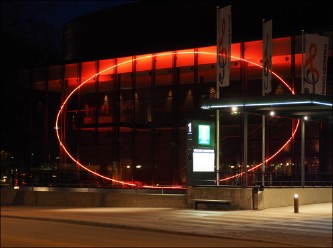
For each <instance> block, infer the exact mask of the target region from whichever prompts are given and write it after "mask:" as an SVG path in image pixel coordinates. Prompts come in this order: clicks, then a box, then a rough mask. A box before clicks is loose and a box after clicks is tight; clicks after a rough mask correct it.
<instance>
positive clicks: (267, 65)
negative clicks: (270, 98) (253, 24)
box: [262, 20, 272, 95]
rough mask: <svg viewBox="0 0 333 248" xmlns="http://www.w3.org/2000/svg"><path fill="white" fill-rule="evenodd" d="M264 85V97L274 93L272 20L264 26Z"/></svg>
mask: <svg viewBox="0 0 333 248" xmlns="http://www.w3.org/2000/svg"><path fill="white" fill-rule="evenodd" d="M262 40H263V45H262V56H263V57H262V61H263V67H262V69H263V70H262V85H263V95H264V94H266V93H270V92H271V91H272V20H270V21H268V22H265V23H264V24H263V38H262Z"/></svg>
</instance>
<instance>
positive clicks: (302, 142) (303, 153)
mask: <svg viewBox="0 0 333 248" xmlns="http://www.w3.org/2000/svg"><path fill="white" fill-rule="evenodd" d="M301 82H302V90H301V91H302V94H304V30H302V75H301ZM304 156H305V120H304V118H302V120H301V184H302V187H304V180H305V174H304V171H305V158H304Z"/></svg>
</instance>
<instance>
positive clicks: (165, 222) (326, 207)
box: [1, 203, 332, 247]
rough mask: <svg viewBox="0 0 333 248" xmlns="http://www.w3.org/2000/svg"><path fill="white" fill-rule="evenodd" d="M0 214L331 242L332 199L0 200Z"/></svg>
mask: <svg viewBox="0 0 333 248" xmlns="http://www.w3.org/2000/svg"><path fill="white" fill-rule="evenodd" d="M3 217H8V218H9V217H12V218H29V219H42V220H49V221H65V222H70V223H78V224H86V225H98V226H110V227H121V228H130V229H140V230H151V231H163V232H169V233H177V234H187V235H189V234H190V235H201V236H212V237H228V238H237V239H254V240H263V241H273V242H279V243H281V244H290V245H300V246H304V247H332V203H322V204H310V205H301V206H299V213H294V208H293V206H291V207H281V208H270V209H265V210H261V211H256V210H240V211H221V210H216V211H211V210H209V211H208V210H192V209H171V208H68V207H64V208H60V207H54V208H46V207H27V206H2V207H1V218H3Z"/></svg>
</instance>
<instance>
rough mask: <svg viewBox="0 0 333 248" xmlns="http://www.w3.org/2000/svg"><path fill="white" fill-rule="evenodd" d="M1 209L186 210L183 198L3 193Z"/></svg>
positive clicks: (111, 194)
mask: <svg viewBox="0 0 333 248" xmlns="http://www.w3.org/2000/svg"><path fill="white" fill-rule="evenodd" d="M1 205H3V206H4V205H28V206H29V205H30V206H71V207H163V208H186V207H187V205H186V195H182V194H177V195H176V194H123V193H96V192H56V191H18V190H1Z"/></svg>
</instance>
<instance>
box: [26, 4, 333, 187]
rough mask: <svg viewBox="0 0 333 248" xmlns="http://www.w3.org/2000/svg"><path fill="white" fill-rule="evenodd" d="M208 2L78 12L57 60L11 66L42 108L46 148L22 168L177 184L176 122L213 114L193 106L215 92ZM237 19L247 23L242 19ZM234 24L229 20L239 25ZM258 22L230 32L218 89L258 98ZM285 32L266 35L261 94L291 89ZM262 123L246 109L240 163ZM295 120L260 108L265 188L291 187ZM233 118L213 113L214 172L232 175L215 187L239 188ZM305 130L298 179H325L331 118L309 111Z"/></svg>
mask: <svg viewBox="0 0 333 248" xmlns="http://www.w3.org/2000/svg"><path fill="white" fill-rule="evenodd" d="M185 3H186V4H185ZM208 3H209V4H204V3H203V2H195V3H194V4H195V5H197V7H196V8H193V9H192V8H190V6H188V3H187V2H184V3H182V4H178V5H177V4H176V3H175V2H171V4H170V5H167V6H168V7H166V8H164V9H163V8H162V7H163V6H165V4H164V5H161V6H160V7H161V9H158V8H156V6H155V5H154V4H151V3H149V4H148V3H147V2H144V3H141V5H140V4H137V5H135V4H133V5H131V4H130V5H128V6H127V5H125V6H121V7H116V8H114V9H110V10H106V11H102V12H97V13H93V14H91V15H87V16H84V17H80V18H78V19H76V20H73V21H72V22H71V23H69V24H68V25H67V27H66V29H65V32H64V41H65V44H66V46H65V53H64V56H65V62H64V64H61V65H53V66H46V67H39V68H34V69H32V70H29V71H25V72H24V73H22V81H25V80H26V81H28V82H30V83H31V84H32V85H33V89H34V91H35V92H36V93H35V94H39V96H40V101H41V103H42V104H43V106H48V108H44V111H43V113H42V116H43V118H41V119H40V120H36V122H37V123H38V125H40V126H41V127H42V129H43V130H44V133H43V135H44V136H43V137H42V138H41V139H43V144H45V145H44V146H43V147H42V148H40V154H43V155H41V156H40V160H39V162H38V163H39V164H38V165H37V163H36V164H34V165H33V167H36V166H41V165H43V164H44V165H45V164H47V162H46V161H48V164H56V169H54V168H53V169H52V173H50V174H48V175H46V176H45V175H44V177H46V179H45V180H44V179H43V180H44V181H45V182H47V181H48V180H49V181H50V180H53V181H52V182H53V184H59V185H62V184H67V185H68V184H80V185H86V184H93V185H104V186H110V185H113V186H114V187H118V186H124V185H127V184H123V183H118V181H120V182H126V183H133V184H135V185H154V186H156V185H169V186H170V185H181V186H185V185H186V181H187V179H186V170H187V168H186V159H187V158H186V130H187V123H188V121H189V120H193V119H198V120H210V121H215V120H216V111H212V110H204V109H202V108H201V102H202V101H203V100H213V99H216V74H217V71H216V44H215V43H216V41H215V40H216V38H215V37H216V34H215V30H216V5H217V4H216V2H208ZM200 5H201V8H200V7H199V6H200ZM134 6H138V8H134ZM239 7H240V4H239V3H237V5H236V6H235V8H234V9H233V11H235V18H236V17H239V16H240V15H241V14H242V13H243V12H244V11H246V10H245V9H244V8H245V7H244V8H239ZM140 8H142V9H145V11H143V12H141V9H140ZM175 8H177V13H178V14H175V16H174V13H175V12H173V10H174V9H175ZM270 11H271V12H270V13H274V11H273V10H272V9H270ZM188 12H190V14H189V13H188ZM148 13H149V14H148ZM179 13H180V14H179ZM182 14H183V15H182ZM178 15H179V16H178ZM182 17H183V18H184V19H183V21H182ZM185 17H188V19H186V18H185ZM194 17H196V18H194ZM247 18H249V20H250V21H249V23H248V25H250V24H251V25H252V21H251V16H248V17H247ZM255 18H256V19H258V17H255ZM273 21H274V20H273ZM239 25H240V24H239V23H238V24H237V23H236V24H235V25H234V26H235V27H236V29H239V30H238V31H239V32H240V31H241V30H242V29H241V28H238V27H239ZM248 25H245V24H244V27H248ZM258 25H259V26H258V27H257V28H256V30H257V31H255V32H254V34H251V35H249V33H250V32H249V31H248V30H244V33H245V35H244V37H243V36H242V35H240V36H239V37H238V36H237V38H236V39H234V42H233V44H232V47H231V52H232V60H231V69H230V85H229V87H223V88H221V91H220V97H221V98H224V97H253V96H261V93H262V92H261V87H262V86H261V80H262V79H261V76H262V69H261V64H262V61H261V58H262V40H261V38H260V37H261V34H260V32H261V26H260V25H261V22H259V24H258ZM295 25H296V24H295ZM325 25H326V23H324V24H323V26H324V27H325ZM199 27H200V28H199ZM284 28H285V27H284ZM311 28H312V30H313V29H314V27H311ZM281 29H282V28H281ZM290 32H293V30H292V31H290ZM313 32H317V33H318V32H319V33H320V34H321V35H323V36H328V37H330V38H331V37H332V31H331V30H329V29H328V30H323V28H322V26H320V27H318V29H317V31H316V30H313ZM286 33H288V32H285V34H283V35H281V36H278V37H275V36H273V37H274V38H273V59H272V61H273V70H274V72H275V73H276V74H277V75H278V76H279V77H274V78H273V81H272V92H271V93H270V95H272V96H279V95H281V96H282V95H292V91H294V92H296V94H300V92H301V70H302V54H301V35H300V33H298V34H295V33H293V34H291V35H286ZM253 36H254V37H253ZM329 44H330V45H329V53H328V54H329V58H328V60H329V63H328V64H329V66H328V71H327V94H326V95H327V96H332V67H331V61H332V46H331V44H332V41H331V40H330V43H329ZM41 71H43V72H47V73H40V72H41ZM41 75H43V76H41ZM45 75H47V76H45ZM280 78H282V79H283V80H284V82H282V81H281V80H280ZM268 97H269V96H268ZM57 106H58V107H59V109H60V111H59V110H57ZM58 111H59V112H58ZM57 114H58V115H57ZM56 120H57V124H56V125H55V123H56ZM261 120H262V116H259V115H256V114H252V115H251V114H249V115H248V136H247V140H248V158H247V161H248V168H249V170H250V169H251V168H254V167H256V166H257V165H258V164H260V162H261V156H262V155H261V154H262V144H261V139H262V131H261V125H262V122H261ZM297 123H298V120H297V119H295V118H292V117H289V116H275V117H267V130H266V148H265V149H266V154H267V158H270V159H269V162H267V164H266V170H265V175H264V176H265V178H266V179H265V186H297V185H301V166H300V164H301V132H300V129H299V130H296V129H297V128H298V126H297ZM54 126H56V128H57V129H58V133H59V137H57V138H58V139H59V141H60V142H61V144H62V145H61V147H60V151H59V149H58V148H57V146H58V143H57V142H58V140H57V139H56V138H55V133H54ZM243 127H244V119H243V113H242V112H238V113H231V112H228V111H224V112H221V116H220V140H218V141H217V142H219V144H220V151H219V153H220V168H219V177H220V178H221V179H225V178H228V177H230V176H232V179H230V180H223V181H221V184H225V185H233V186H241V185H242V184H241V181H240V177H238V176H235V175H238V174H241V173H242V172H243V170H244V166H243V163H244V157H243V151H244V149H245V148H244V142H243V141H244V133H243ZM306 130H311V131H307V132H306V136H305V144H306V146H305V164H306V165H305V168H306V169H305V180H306V184H307V185H323V184H326V185H327V184H330V185H332V155H331V150H332V120H331V117H328V118H327V119H326V118H322V119H312V120H311V119H310V120H309V121H308V122H306ZM293 134H294V135H293ZM50 137H51V138H50ZM59 152H60V153H59ZM50 154H51V155H50ZM50 156H51V158H50ZM79 165H82V166H84V167H85V169H83V168H82V167H80V166H79ZM36 173H37V172H36ZM51 174H52V175H54V176H55V177H54V178H53V179H52V178H51V179H50V176H51ZM101 175H102V176H101ZM246 175H247V177H248V178H247V182H248V185H256V184H258V183H260V180H261V171H260V169H255V170H250V171H249V172H248V173H247V174H246ZM41 178H42V176H40V177H39V179H38V180H37V179H36V183H43V182H44V181H43V180H42V179H41ZM109 179H112V180H109ZM113 180H114V181H113Z"/></svg>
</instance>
